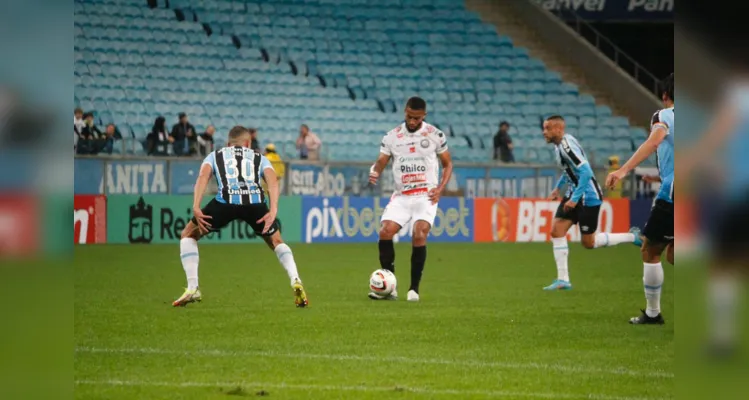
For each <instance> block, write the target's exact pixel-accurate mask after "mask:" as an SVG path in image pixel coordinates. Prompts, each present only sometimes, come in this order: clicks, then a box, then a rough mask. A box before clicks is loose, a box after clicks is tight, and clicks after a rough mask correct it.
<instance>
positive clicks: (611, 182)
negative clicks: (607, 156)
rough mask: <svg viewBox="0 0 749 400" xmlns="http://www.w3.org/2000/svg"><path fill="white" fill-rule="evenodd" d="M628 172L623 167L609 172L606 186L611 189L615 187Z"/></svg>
mask: <svg viewBox="0 0 749 400" xmlns="http://www.w3.org/2000/svg"><path fill="white" fill-rule="evenodd" d="M626 175H627V173H626V172H625V171H623V170H622V169H621V168H620V169H617V170H616V171H614V172H612V173H610V174H609V176H607V177H606V187H607V188H609V189H613V188H614V186H616V184H617V183H618V182H619V181H620V180H622V179H623V178H624V177H625V176H626Z"/></svg>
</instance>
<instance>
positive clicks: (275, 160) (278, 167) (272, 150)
mask: <svg viewBox="0 0 749 400" xmlns="http://www.w3.org/2000/svg"><path fill="white" fill-rule="evenodd" d="M265 158H267V159H268V161H270V163H271V165H273V169H274V170H275V171H276V176H277V177H278V187H279V188H281V189H283V186H282V185H283V184H282V179H283V176H284V174H285V173H286V165H285V164H284V162H283V160H282V159H281V156H279V155H278V153H277V152H276V145H274V144H273V143H268V144H267V145H266V146H265ZM263 189H265V191H266V193H267V192H268V190H267V189H268V188H267V187H266V185H265V181H263Z"/></svg>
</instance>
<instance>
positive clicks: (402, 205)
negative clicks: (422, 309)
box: [368, 196, 411, 300]
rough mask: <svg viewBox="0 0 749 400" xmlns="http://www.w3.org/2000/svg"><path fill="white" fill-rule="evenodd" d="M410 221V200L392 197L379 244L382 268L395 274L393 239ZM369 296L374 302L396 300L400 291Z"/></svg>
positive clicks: (384, 217)
mask: <svg viewBox="0 0 749 400" xmlns="http://www.w3.org/2000/svg"><path fill="white" fill-rule="evenodd" d="M410 219H411V214H410V211H409V209H408V199H406V198H405V197H403V196H394V197H392V198H391V199H390V202H389V203H388V205H387V206H386V207H385V211H383V213H382V219H381V221H382V225H381V226H380V233H379V241H378V242H377V247H378V251H379V259H380V268H382V269H386V270H388V271H390V272H392V273H395V246H394V245H393V238H394V237H395V235H397V234H398V231H400V230H401V228H402V227H403V226H404V225H405V224H406V223H408V221H409V220H410ZM368 296H369V298H370V299H372V300H383V299H389V300H395V299H397V298H398V290H397V287H396V288H395V289H393V291H392V292H391V293H390V294H389V295H388V296H385V297H383V296H381V295H379V294H377V293H374V292H369V294H368Z"/></svg>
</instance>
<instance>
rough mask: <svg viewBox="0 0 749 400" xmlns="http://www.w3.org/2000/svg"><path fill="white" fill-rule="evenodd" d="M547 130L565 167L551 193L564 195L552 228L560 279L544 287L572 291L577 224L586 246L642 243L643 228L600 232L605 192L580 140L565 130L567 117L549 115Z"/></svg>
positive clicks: (558, 160)
mask: <svg viewBox="0 0 749 400" xmlns="http://www.w3.org/2000/svg"><path fill="white" fill-rule="evenodd" d="M543 129H544V139H545V140H546V142H547V143H551V144H553V145H554V150H555V151H554V153H555V155H556V160H557V165H558V166H559V168H561V169H562V175H561V176H560V178H559V181H558V182H557V186H556V188H555V189H554V190H553V191H552V192H551V195H549V200H558V199H560V198H562V201H561V203H559V208H558V209H557V212H556V214H555V215H554V221H553V222H552V227H551V243H552V247H553V251H554V260H555V261H556V264H557V279H555V280H554V281H553V282H552V283H551V285H549V286H546V287H544V290H570V289H572V284H571V283H570V277H569V269H568V266H567V255H568V254H569V248H568V247H567V231H569V230H570V228H572V226H573V225H575V224H578V225H579V226H580V234H581V236H582V240H581V241H582V244H583V247H585V248H586V249H595V248H598V247H606V246H614V245H617V244H620V243H636V242H639V240H640V239H639V230H638V229H637V228H633V229H632V230H630V233H605V232H601V233H596V230H597V229H598V213H599V211H600V209H601V203H603V194H602V193H601V187H600V186H599V185H598V182H597V181H596V178H595V176H594V174H593V169H592V168H591V167H590V164H589V163H588V159H587V158H586V157H585V152H584V151H583V148H582V146H580V142H578V141H577V139H575V137H574V136H572V135H569V134H567V133H565V132H564V118H563V117H562V116H561V115H552V116H550V117H548V118H546V120H545V121H544V125H543ZM565 184H566V185H567V192H566V194H565V195H564V196H562V195H561V193H562V192H561V189H562V187H563V186H564V185H565Z"/></svg>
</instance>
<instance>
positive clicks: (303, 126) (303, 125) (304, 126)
mask: <svg viewBox="0 0 749 400" xmlns="http://www.w3.org/2000/svg"><path fill="white" fill-rule="evenodd" d="M300 128H307V130H309V126H308V125H307V124H302V126H300Z"/></svg>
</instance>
